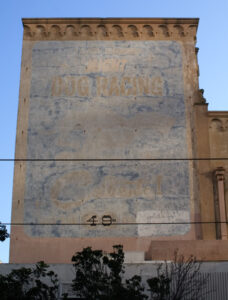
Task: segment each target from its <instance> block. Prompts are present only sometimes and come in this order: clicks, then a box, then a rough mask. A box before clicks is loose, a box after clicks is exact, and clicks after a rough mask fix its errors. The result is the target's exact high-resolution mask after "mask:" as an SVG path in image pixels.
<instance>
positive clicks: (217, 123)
mask: <svg viewBox="0 0 228 300" xmlns="http://www.w3.org/2000/svg"><path fill="white" fill-rule="evenodd" d="M208 115H209V128H210V129H211V130H212V131H216V132H221V133H222V132H228V111H224V112H223V111H221V112H220V111H217V112H208Z"/></svg>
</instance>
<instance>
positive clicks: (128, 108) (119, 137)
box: [24, 41, 190, 237]
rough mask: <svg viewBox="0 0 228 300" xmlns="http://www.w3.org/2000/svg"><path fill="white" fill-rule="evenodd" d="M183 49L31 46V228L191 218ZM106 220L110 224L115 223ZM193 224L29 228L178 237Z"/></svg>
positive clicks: (124, 44)
mask: <svg viewBox="0 0 228 300" xmlns="http://www.w3.org/2000/svg"><path fill="white" fill-rule="evenodd" d="M182 60H183V58H182V47H181V44H180V43H178V42H175V41H58V42H56V41H42V42H38V43H35V45H34V47H33V50H32V71H31V72H32V78H31V89H30V108H29V125H28V137H27V157H28V158H36V159H47V158H51V159H71V158H74V159H75V158H76V159H78V158H82V159H85V160H87V159H123V161H121V162H116V161H115V162H110V161H105V162H102V161H99V162H93V161H90V162H78V161H74V162H70V161H67V162H27V171H26V172H27V173H26V187H25V202H24V203H25V206H24V221H25V222H26V223H29V222H34V223H56V222H57V223H88V224H90V221H89V220H90V219H91V217H92V216H96V221H98V222H101V221H102V218H103V219H104V216H110V217H111V218H112V219H113V220H114V222H113V223H114V224H115V223H147V222H189V220H190V192H189V169H188V167H189V166H188V162H185V161H178V162H176V161H174V162H172V161H158V162H154V161H146V162H145V161H139V162H137V161H136V162H134V161H131V162H128V161H125V160H124V159H129V158H130V159H135V158H136V159H144V158H186V157H188V151H187V140H186V113H185V111H186V107H185V99H184V83H183V66H182ZM108 218H109V217H106V219H107V220H106V222H107V223H108ZM189 228H190V226H189V225H172V226H170V225H163V226H161V225H156V226H154V225H153V226H152V225H133V226H129V225H126V226H124V225H122V226H117V225H116V226H115V225H111V226H103V227H102V226H89V225H88V226H85V225H81V226H58V225H56V226H31V227H29V226H26V227H25V230H26V233H27V234H29V235H31V236H36V237H38V236H41V237H42V236H43V237H44V236H46V237H51V236H53V237H61V236H66V237H86V236H88V237H96V236H98V237H100V236H104V237H105V236H172V235H178V234H185V233H187V232H188V230H189Z"/></svg>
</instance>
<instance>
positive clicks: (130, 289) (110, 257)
mask: <svg viewBox="0 0 228 300" xmlns="http://www.w3.org/2000/svg"><path fill="white" fill-rule="evenodd" d="M72 261H73V262H74V267H75V272H76V273H75V274H76V277H75V279H74V280H73V285H72V287H73V290H74V291H75V293H76V295H77V296H79V297H82V298H84V299H91V300H92V299H94V300H95V299H100V300H106V299H107V300H108V299H109V300H115V299H123V300H124V299H132V300H139V299H147V296H146V295H145V294H144V286H143V285H142V283H141V277H140V276H133V277H132V278H130V279H128V280H126V281H123V278H122V275H123V274H124V266H123V263H124V252H123V246H122V245H116V246H113V252H111V253H108V254H107V253H103V251H102V250H92V249H91V248H90V247H88V248H84V249H83V250H82V251H81V252H77V253H76V255H74V256H73V257H72Z"/></svg>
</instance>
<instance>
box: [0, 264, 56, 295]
mask: <svg viewBox="0 0 228 300" xmlns="http://www.w3.org/2000/svg"><path fill="white" fill-rule="evenodd" d="M48 268H49V266H48V265H47V264H45V263H44V262H43V261H41V262H38V263H37V264H36V266H35V268H34V269H31V268H24V267H23V268H20V269H15V270H12V271H11V272H10V273H9V274H8V275H5V276H4V275H0V293H1V300H15V299H17V300H31V299H33V300H36V299H39V300H49V299H50V300H52V299H57V297H58V295H57V294H58V286H59V283H58V278H57V275H56V274H55V273H54V272H53V271H48Z"/></svg>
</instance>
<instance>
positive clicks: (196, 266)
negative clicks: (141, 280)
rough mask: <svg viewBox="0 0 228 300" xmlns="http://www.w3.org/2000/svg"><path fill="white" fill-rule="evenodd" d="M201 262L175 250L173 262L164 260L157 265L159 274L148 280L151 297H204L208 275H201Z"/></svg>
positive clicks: (175, 299) (161, 299) (178, 299)
mask: <svg viewBox="0 0 228 300" xmlns="http://www.w3.org/2000/svg"><path fill="white" fill-rule="evenodd" d="M200 267H201V262H198V261H197V260H196V257H195V256H193V255H190V256H189V257H188V258H187V259H185V257H184V255H181V254H178V251H177V250H176V251H175V252H174V260H173V261H172V262H166V261H165V262H164V263H161V264H159V265H158V267H157V276H155V277H152V278H150V279H148V280H147V283H148V285H149V287H150V291H151V299H156V300H165V299H169V300H181V299H186V300H188V299H189V300H190V299H191V300H198V299H202V298H203V299H204V296H205V295H204V294H203V288H204V286H205V284H206V282H207V277H206V278H205V277H202V276H200Z"/></svg>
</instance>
